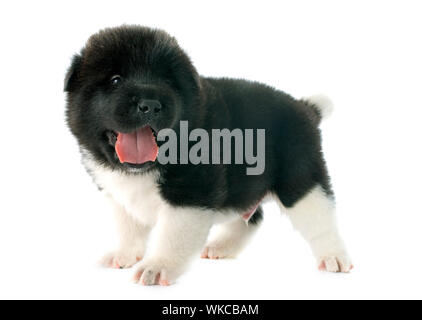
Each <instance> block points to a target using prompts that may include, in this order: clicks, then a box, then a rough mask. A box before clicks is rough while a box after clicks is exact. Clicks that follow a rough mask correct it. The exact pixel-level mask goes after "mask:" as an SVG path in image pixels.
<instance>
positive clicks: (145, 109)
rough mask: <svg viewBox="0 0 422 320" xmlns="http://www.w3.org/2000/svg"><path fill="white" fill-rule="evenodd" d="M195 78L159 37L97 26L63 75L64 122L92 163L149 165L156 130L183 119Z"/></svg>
mask: <svg viewBox="0 0 422 320" xmlns="http://www.w3.org/2000/svg"><path fill="white" fill-rule="evenodd" d="M199 81H200V80H199V76H198V74H197V72H196V70H195V69H194V67H193V66H192V64H191V62H190V60H189V58H188V56H187V55H186V54H185V53H184V52H183V50H182V49H181V48H180V47H179V46H178V44H177V42H176V40H175V39H174V38H172V37H171V36H169V35H168V34H167V33H165V32H163V31H160V30H153V29H149V28H145V27H139V26H123V27H118V28H111V29H105V30H103V31H100V32H99V33H97V34H95V35H93V36H91V38H90V39H89V40H88V42H87V44H86V45H85V47H84V48H83V49H82V50H81V52H80V54H78V55H75V56H74V58H73V61H72V64H71V66H70V68H69V70H68V72H67V75H66V78H65V87H64V90H65V91H66V92H67V110H66V114H67V122H68V125H69V127H70V129H71V131H72V133H73V134H74V135H75V136H76V138H77V140H78V142H79V144H80V145H81V147H82V148H84V149H85V150H88V151H89V152H90V153H91V154H92V155H93V156H94V158H95V160H96V161H98V162H100V163H102V164H104V165H108V166H111V167H112V168H120V169H123V170H129V171H134V170H133V169H136V170H137V171H144V170H147V169H150V168H152V167H153V166H154V165H155V164H156V157H157V153H158V146H157V141H156V133H157V132H158V131H159V130H161V129H164V128H174V129H175V128H176V127H177V126H178V124H179V120H182V119H189V116H190V115H191V114H192V111H193V108H194V106H195V105H197V101H198V99H199V98H200V83H199Z"/></svg>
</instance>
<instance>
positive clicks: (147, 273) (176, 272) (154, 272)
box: [135, 206, 212, 285]
mask: <svg viewBox="0 0 422 320" xmlns="http://www.w3.org/2000/svg"><path fill="white" fill-rule="evenodd" d="M211 225H212V214H211V213H210V212H207V211H205V210H201V209H196V208H182V207H176V208H175V207H171V206H165V207H163V208H162V210H161V211H160V213H159V218H158V223H157V235H158V239H157V243H156V246H155V247H154V248H153V250H152V252H151V256H150V257H148V258H146V259H145V260H144V261H143V262H142V263H141V266H140V268H139V269H138V272H136V274H135V281H136V282H140V283H141V284H143V285H155V284H160V285H169V284H172V283H174V281H175V280H176V279H177V278H178V277H179V276H180V275H181V274H182V273H183V272H184V270H185V269H186V267H187V266H188V264H189V262H190V261H191V259H192V258H193V257H195V256H196V255H198V254H199V252H200V251H201V249H202V248H203V246H204V245H205V242H206V239H207V236H208V233H209V230H210V228H211Z"/></svg>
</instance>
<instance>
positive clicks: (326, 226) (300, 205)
mask: <svg viewBox="0 0 422 320" xmlns="http://www.w3.org/2000/svg"><path fill="white" fill-rule="evenodd" d="M287 214H288V216H289V218H290V220H291V222H292V224H293V227H294V228H295V229H296V230H297V231H299V232H300V233H301V234H302V236H303V237H304V238H305V239H306V240H307V241H308V243H309V244H310V246H311V248H312V251H313V253H314V255H315V257H316V258H317V262H318V265H319V266H320V268H322V269H325V270H327V271H331V272H339V271H341V272H348V271H350V270H351V268H352V264H351V261H350V259H349V256H348V254H347V251H346V248H345V246H344V244H343V240H342V239H341V237H340V235H339V233H338V230H337V223H336V218H335V205H334V201H333V200H332V199H330V198H329V197H328V196H327V195H326V194H325V192H324V191H323V190H322V188H321V187H320V186H317V187H315V188H314V189H313V190H311V191H310V192H309V193H308V194H307V195H305V196H304V197H303V198H302V199H301V200H299V201H298V202H297V203H296V204H295V205H294V206H293V207H292V208H288V209H287Z"/></svg>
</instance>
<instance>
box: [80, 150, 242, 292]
mask: <svg viewBox="0 0 422 320" xmlns="http://www.w3.org/2000/svg"><path fill="white" fill-rule="evenodd" d="M83 154H84V164H85V166H86V167H87V168H88V169H89V170H90V172H92V174H93V176H94V179H95V181H96V183H97V184H98V185H99V186H100V187H101V188H102V189H103V191H104V192H105V194H106V195H107V197H108V198H109V199H110V201H111V203H112V206H113V208H114V212H115V213H116V218H117V221H118V224H119V233H120V235H121V246H120V250H118V251H117V252H114V253H111V254H108V255H107V256H106V257H105V258H104V259H103V264H105V265H106V266H111V267H130V266H132V265H133V264H134V263H136V261H137V258H142V257H143V256H144V253H145V248H146V243H147V240H148V235H149V233H150V230H151V228H152V227H154V226H156V228H157V236H158V237H157V243H156V245H155V247H153V248H152V250H151V251H150V254H149V255H148V256H147V257H146V258H145V260H143V261H142V262H141V264H140V268H139V270H138V272H137V273H136V275H135V279H136V281H139V282H140V283H142V284H144V285H153V284H158V283H160V284H164V285H165V284H170V283H172V282H174V281H175V280H176V279H177V277H178V276H180V275H181V274H182V272H183V271H184V270H185V268H186V266H187V265H188V264H189V262H190V260H191V258H193V257H195V256H196V255H199V253H200V252H201V249H202V248H203V247H204V246H205V242H206V240H207V236H208V233H209V230H210V229H211V226H212V225H213V224H214V223H217V222H221V221H226V220H227V219H230V218H232V217H233V215H234V214H235V213H230V212H226V213H222V212H211V211H209V210H202V209H199V208H190V207H173V206H171V205H170V204H169V203H167V202H166V201H164V199H163V198H162V197H161V195H160V193H159V191H158V186H157V178H158V176H157V175H156V174H143V175H132V174H125V173H123V172H120V171H113V170H110V169H108V168H105V167H102V166H100V165H97V164H96V163H95V162H94V161H93V160H92V158H91V157H90V156H89V154H88V153H87V152H86V151H84V152H83ZM237 216H238V215H237Z"/></svg>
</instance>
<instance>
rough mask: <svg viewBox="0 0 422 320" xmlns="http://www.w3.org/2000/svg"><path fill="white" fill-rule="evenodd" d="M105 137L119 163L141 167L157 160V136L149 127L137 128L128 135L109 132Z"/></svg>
mask: <svg viewBox="0 0 422 320" xmlns="http://www.w3.org/2000/svg"><path fill="white" fill-rule="evenodd" d="M107 136H108V139H109V143H110V144H111V145H112V146H114V149H115V152H116V155H117V157H118V159H119V161H120V163H126V164H130V165H141V164H144V163H146V162H155V160H156V159H157V156H158V145H157V141H156V138H157V136H156V133H155V131H154V130H153V129H152V128H151V127H150V126H144V127H141V128H138V129H136V130H135V131H133V132H130V133H122V132H115V131H109V132H107Z"/></svg>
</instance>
